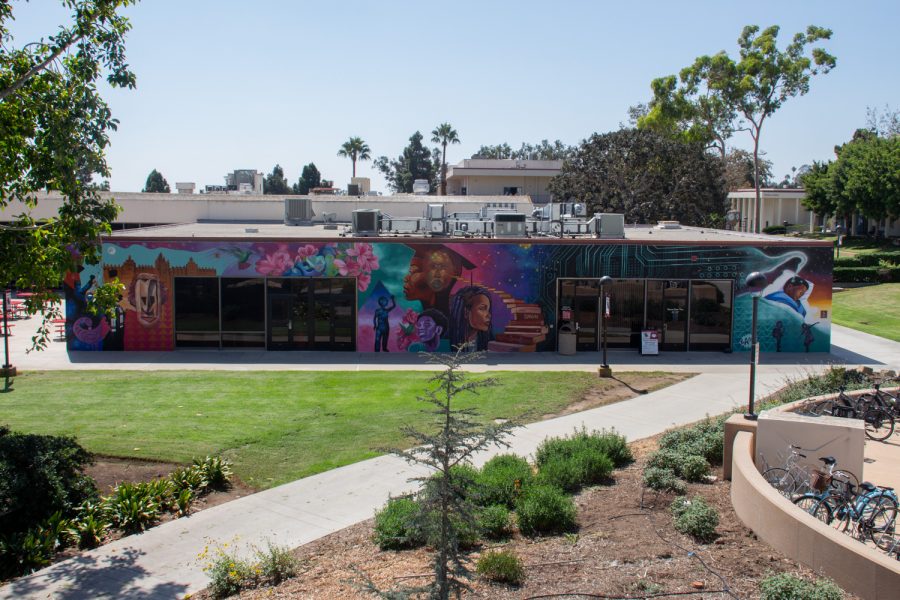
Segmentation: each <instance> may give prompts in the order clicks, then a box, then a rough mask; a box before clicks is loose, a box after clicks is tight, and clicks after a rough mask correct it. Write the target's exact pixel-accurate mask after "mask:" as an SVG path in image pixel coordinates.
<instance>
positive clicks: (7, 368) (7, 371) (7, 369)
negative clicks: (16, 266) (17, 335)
mask: <svg viewBox="0 0 900 600" xmlns="http://www.w3.org/2000/svg"><path fill="white" fill-rule="evenodd" d="M7 299H8V292H7V291H5V290H4V291H3V390H2V391H4V392H8V391H10V390H11V389H12V388H11V387H10V385H9V378H10V377H12V376H13V375H15V372H14V370H13V366H12V365H11V364H9V321H8V319H9V306H8V305H7Z"/></svg>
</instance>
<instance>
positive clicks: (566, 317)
mask: <svg viewBox="0 0 900 600" xmlns="http://www.w3.org/2000/svg"><path fill="white" fill-rule="evenodd" d="M560 312H561V313H562V314H561V315H560V316H561V317H562V320H563V321H571V320H572V309H571V308H570V307H568V306H563V307H562V310H561V311H560Z"/></svg>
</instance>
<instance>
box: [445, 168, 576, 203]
mask: <svg viewBox="0 0 900 600" xmlns="http://www.w3.org/2000/svg"><path fill="white" fill-rule="evenodd" d="M562 164H563V161H561V160H514V159H486V158H467V159H465V160H463V161H461V162H460V163H458V164H456V165H448V166H447V195H449V196H531V200H532V201H533V202H534V203H535V204H544V203H547V202H550V201H551V199H552V198H551V194H550V191H549V190H548V186H549V185H550V180H551V179H552V178H553V177H555V176H556V175H559V173H560V172H561V171H562Z"/></svg>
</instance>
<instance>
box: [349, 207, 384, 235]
mask: <svg viewBox="0 0 900 600" xmlns="http://www.w3.org/2000/svg"><path fill="white" fill-rule="evenodd" d="M380 229H381V211H380V210H378V209H377V208H360V209H358V210H354V211H353V235H358V236H377V235H378V232H379V230H380Z"/></svg>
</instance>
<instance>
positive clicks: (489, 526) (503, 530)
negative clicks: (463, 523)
mask: <svg viewBox="0 0 900 600" xmlns="http://www.w3.org/2000/svg"><path fill="white" fill-rule="evenodd" d="M509 517H510V513H509V509H508V508H506V506H504V505H503V504H494V505H492V506H487V507H485V508H482V509H481V510H480V511H478V529H479V530H480V531H481V534H482V535H483V536H484V537H486V538H488V539H491V540H502V539H504V538H506V537H508V536H509V533H510V531H509V529H510V528H509Z"/></svg>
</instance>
